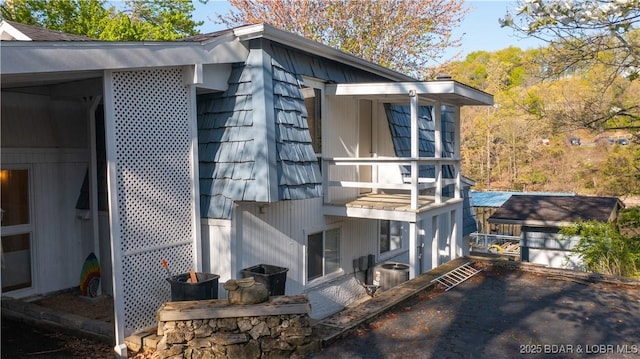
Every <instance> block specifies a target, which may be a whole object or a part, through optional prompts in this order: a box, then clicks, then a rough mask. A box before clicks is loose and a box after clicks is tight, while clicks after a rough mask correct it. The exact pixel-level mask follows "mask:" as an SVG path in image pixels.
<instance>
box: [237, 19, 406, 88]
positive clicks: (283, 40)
mask: <svg viewBox="0 0 640 359" xmlns="http://www.w3.org/2000/svg"><path fill="white" fill-rule="evenodd" d="M233 33H234V34H235V35H236V36H237V37H238V38H239V39H240V40H251V39H257V38H265V39H268V40H271V41H274V42H278V43H280V44H283V45H287V46H291V47H293V48H295V49H298V50H301V51H304V52H308V53H310V54H314V55H318V56H321V57H324V58H327V59H330V60H334V61H338V62H340V63H343V64H345V65H349V66H353V67H355V68H359V69H362V70H364V71H367V72H370V73H373V74H376V75H378V76H382V77H384V78H388V79H389V80H393V81H415V79H414V78H413V77H410V76H407V75H405V74H402V73H400V72H397V71H394V70H391V69H388V68H386V67H382V66H380V65H378V64H374V63H372V62H369V61H367V60H364V59H361V58H359V57H356V56H353V55H350V54H347V53H345V52H342V51H340V50H337V49H334V48H332V47H329V46H327V45H324V44H321V43H319V42H316V41H313V40H309V39H307V38H304V37H302V36H299V35H296V34H293V33H290V32H287V31H283V30H280V29H277V28H275V27H273V26H270V25H268V24H255V25H247V26H242V27H238V28H235V29H233Z"/></svg>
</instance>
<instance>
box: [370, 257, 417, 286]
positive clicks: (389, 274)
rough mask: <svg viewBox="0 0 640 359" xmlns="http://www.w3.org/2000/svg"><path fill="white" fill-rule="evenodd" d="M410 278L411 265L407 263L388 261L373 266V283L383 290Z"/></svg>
mask: <svg viewBox="0 0 640 359" xmlns="http://www.w3.org/2000/svg"><path fill="white" fill-rule="evenodd" d="M408 280H409V266H408V265H406V264H403V263H393V262H387V263H382V264H379V265H377V266H375V267H374V268H373V284H374V285H378V286H380V289H381V290H383V291H384V290H387V289H389V288H393V287H395V286H397V285H398V284H400V283H403V282H406V281H408Z"/></svg>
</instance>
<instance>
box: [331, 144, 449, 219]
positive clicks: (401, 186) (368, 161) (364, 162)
mask: <svg viewBox="0 0 640 359" xmlns="http://www.w3.org/2000/svg"><path fill="white" fill-rule="evenodd" d="M389 165H397V166H410V168H411V174H410V176H408V177H404V178H399V180H398V181H397V182H391V183H388V182H380V181H378V180H377V179H378V178H379V176H378V175H377V174H378V173H379V172H378V170H379V167H380V166H389ZM420 165H432V166H434V167H435V176H434V177H429V178H421V177H418V166H420ZM446 165H451V166H453V169H454V178H452V179H444V178H442V167H443V166H446ZM336 166H370V167H371V180H370V181H362V180H361V181H350V180H340V179H334V178H332V174H335V172H334V171H333V168H334V167H336ZM353 173H356V171H354V172H353ZM449 184H454V185H455V198H461V197H462V196H461V188H462V185H461V175H460V159H456V158H434V157H418V158H409V157H339V158H338V157H336V158H323V159H322V186H323V193H324V202H325V203H331V200H332V198H331V195H330V192H329V189H330V187H333V188H335V187H338V188H359V189H371V190H372V191H373V192H374V193H376V192H377V191H378V190H380V189H390V190H396V191H406V192H409V193H410V194H411V208H412V209H417V208H418V194H419V193H420V191H421V190H425V189H431V188H433V189H435V202H436V203H441V202H442V188H443V187H445V186H447V185H449Z"/></svg>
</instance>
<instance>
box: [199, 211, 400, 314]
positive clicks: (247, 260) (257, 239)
mask: <svg viewBox="0 0 640 359" xmlns="http://www.w3.org/2000/svg"><path fill="white" fill-rule="evenodd" d="M321 209H322V198H312V199H305V200H290V201H280V202H277V203H271V204H264V203H262V204H261V203H253V202H242V203H238V205H237V207H236V208H235V210H234V219H233V222H232V221H221V220H215V221H212V220H207V221H203V223H202V231H203V235H202V241H203V243H205V242H206V243H208V244H207V245H208V246H209V248H210V252H209V253H210V257H209V258H208V260H205V263H207V262H208V263H210V269H211V272H212V273H216V274H218V275H220V288H219V293H220V296H221V297H226V291H225V290H224V289H223V288H222V286H221V285H222V283H224V282H225V281H227V280H229V279H232V278H239V277H240V276H241V275H240V271H241V270H242V269H245V268H249V267H252V266H254V265H257V264H269V265H274V266H279V267H285V268H288V269H289V270H288V272H287V282H286V292H285V294H288V295H291V294H299V293H305V294H307V295H308V296H309V298H310V301H311V304H312V305H311V307H312V317H314V318H322V317H325V316H327V315H329V314H331V313H334V312H337V311H339V310H341V309H343V308H344V307H345V306H346V305H348V304H349V303H351V302H353V301H354V300H357V299H360V298H362V297H363V296H365V295H366V293H365V291H364V288H362V287H361V286H360V284H359V283H358V282H357V281H356V280H354V275H353V260H354V259H357V258H358V257H360V256H363V255H368V254H374V255H376V256H377V251H378V249H377V245H378V241H377V238H378V233H377V230H378V224H377V221H375V220H369V219H351V218H339V217H328V216H320V215H318V213H320V212H321ZM330 226H339V227H340V228H341V234H342V237H341V247H340V253H341V255H340V267H341V268H342V274H341V275H338V276H337V277H334V278H333V279H331V280H329V281H321V282H319V283H313V284H309V283H307V280H306V268H305V265H304V263H305V260H304V258H305V255H306V254H305V253H306V252H305V250H306V249H305V247H306V241H307V235H308V234H311V233H315V232H317V231H320V230H323V229H326V228H327V227H330ZM232 237H233V238H232ZM232 248H233V249H234V250H235V252H233V255H232V254H231V253H232ZM403 258H405V259H406V253H405V251H401V252H398V253H396V255H395V256H394V257H392V258H387V260H401V259H403Z"/></svg>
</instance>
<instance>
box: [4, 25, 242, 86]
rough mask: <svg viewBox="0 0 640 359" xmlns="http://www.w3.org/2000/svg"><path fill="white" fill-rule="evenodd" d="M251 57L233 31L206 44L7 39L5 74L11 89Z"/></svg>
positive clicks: (6, 82) (5, 80)
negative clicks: (27, 84) (26, 84)
mask: <svg viewBox="0 0 640 359" xmlns="http://www.w3.org/2000/svg"><path fill="white" fill-rule="evenodd" d="M248 55H249V51H248V49H247V48H246V47H245V46H244V44H242V42H240V41H239V40H238V39H237V38H236V37H235V36H234V35H233V34H231V33H229V34H226V35H222V36H219V37H218V38H216V39H215V41H210V42H206V43H199V42H178V41H173V42H102V41H78V42H73V41H60V42H58V41H45V42H39V41H3V42H2V51H1V54H0V56H1V58H0V62H1V67H0V72H1V73H2V86H3V87H6V86H11V85H12V84H17V83H19V82H20V81H28V78H29V77H39V78H40V79H41V80H42V79H43V77H51V78H52V79H56V78H60V79H61V78H65V77H70V78H72V79H74V80H77V79H82V78H91V77H95V76H96V75H98V74H101V73H102V71H104V70H126V69H140V68H152V67H171V66H186V65H206V64H229V63H234V62H243V61H245V60H246V58H247V56H248ZM74 74H75V75H74Z"/></svg>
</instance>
